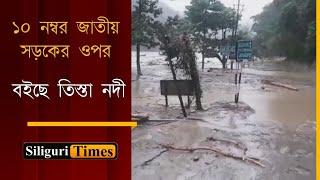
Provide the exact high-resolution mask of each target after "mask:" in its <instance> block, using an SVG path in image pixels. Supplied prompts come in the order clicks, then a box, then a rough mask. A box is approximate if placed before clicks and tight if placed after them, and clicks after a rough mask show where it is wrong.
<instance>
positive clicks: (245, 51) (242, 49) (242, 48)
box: [238, 40, 252, 60]
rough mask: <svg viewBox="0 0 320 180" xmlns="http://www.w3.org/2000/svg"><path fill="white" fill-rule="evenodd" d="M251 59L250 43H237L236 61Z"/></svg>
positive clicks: (243, 41) (241, 41)
mask: <svg viewBox="0 0 320 180" xmlns="http://www.w3.org/2000/svg"><path fill="white" fill-rule="evenodd" d="M245 59H247V60H251V59H252V41H246V40H240V41H238V60H245Z"/></svg>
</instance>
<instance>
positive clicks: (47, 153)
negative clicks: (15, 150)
mask: <svg viewBox="0 0 320 180" xmlns="http://www.w3.org/2000/svg"><path fill="white" fill-rule="evenodd" d="M117 155H118V145H117V144H116V143H113V142H111V143H24V145H23V156H24V159H48V160H50V159H116V158H117Z"/></svg>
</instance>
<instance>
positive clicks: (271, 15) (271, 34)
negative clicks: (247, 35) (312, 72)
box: [252, 0, 316, 62]
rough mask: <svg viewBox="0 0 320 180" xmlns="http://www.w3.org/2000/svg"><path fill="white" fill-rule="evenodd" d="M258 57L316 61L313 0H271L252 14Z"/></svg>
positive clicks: (255, 48)
mask: <svg viewBox="0 0 320 180" xmlns="http://www.w3.org/2000/svg"><path fill="white" fill-rule="evenodd" d="M253 19H254V21H255V24H254V25H253V28H252V30H253V31H254V32H256V36H255V38H254V52H255V55H257V56H262V57H270V56H283V57H287V59H288V60H297V61H301V62H314V60H315V46H316V42H315V36H316V34H315V30H316V27H315V25H316V23H315V0H274V1H273V2H272V3H271V4H269V5H267V6H266V7H265V8H264V10H263V12H262V13H261V14H259V15H257V16H254V17H253Z"/></svg>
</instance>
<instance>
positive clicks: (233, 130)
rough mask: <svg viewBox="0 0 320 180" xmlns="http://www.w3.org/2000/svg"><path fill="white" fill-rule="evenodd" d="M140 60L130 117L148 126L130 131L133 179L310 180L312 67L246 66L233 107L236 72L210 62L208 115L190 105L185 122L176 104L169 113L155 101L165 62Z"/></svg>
mask: <svg viewBox="0 0 320 180" xmlns="http://www.w3.org/2000/svg"><path fill="white" fill-rule="evenodd" d="M142 54H144V55H145V56H142V59H141V61H142V71H143V74H144V75H143V76H141V78H140V80H138V81H137V80H134V79H133V81H132V113H133V114H137V115H144V116H149V119H150V121H146V122H143V123H141V124H140V126H139V127H137V128H135V129H134V130H133V132H132V152H133V155H132V164H133V165H132V172H133V179H137V180H144V179H146V180H149V179H155V180H156V179H165V180H171V179H172V180H175V179H181V180H182V179H208V180H209V179H210V180H212V179H281V180H282V179H290V180H295V179H299V180H300V179H303V180H304V179H315V86H314V84H315V73H314V70H313V68H310V67H308V66H304V65H297V64H289V65H288V64H286V63H283V62H282V61H275V60H272V61H267V60H264V61H258V62H254V63H251V64H250V67H249V68H245V69H244V73H243V79H242V84H241V92H240V103H238V104H235V103H234V93H235V92H236V87H235V85H234V72H233V71H230V70H222V69H221V64H220V63H219V61H217V60H216V59H207V60H206V64H205V67H206V68H205V70H204V71H200V78H201V86H202V91H203V97H202V101H203V106H204V109H205V110H204V111H196V110H195V109H194V107H193V106H192V107H191V108H190V109H189V110H187V111H188V118H184V117H183V116H182V114H181V109H180V106H179V101H178V98H177V97H175V96H172V97H171V96H170V97H169V107H168V108H167V107H165V98H164V97H163V96H161V95H160V82H159V81H160V80H162V79H172V77H171V73H170V71H169V67H168V65H167V62H166V61H164V57H163V56H160V55H159V53H157V52H145V53H142ZM134 57H135V56H134V54H133V60H132V61H133V63H134V62H135V59H134ZM198 59H200V58H198ZM199 63H200V62H199ZM133 65H134V64H133ZM198 67H201V66H200V64H199V66H198ZM133 72H135V68H134V67H133ZM132 77H133V78H134V77H135V74H133V75H132ZM180 77H181V76H180ZM182 79H183V77H182ZM264 80H269V81H273V82H277V83H282V84H287V85H290V86H292V87H295V88H297V89H298V91H293V90H289V89H285V88H282V87H277V86H272V85H268V84H264V83H263V81H264ZM184 101H185V103H186V97H184ZM193 105H194V104H193Z"/></svg>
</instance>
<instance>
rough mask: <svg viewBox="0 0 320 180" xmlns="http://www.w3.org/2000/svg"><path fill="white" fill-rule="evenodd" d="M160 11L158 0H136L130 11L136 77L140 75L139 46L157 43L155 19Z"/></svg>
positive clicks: (152, 45)
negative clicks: (135, 53)
mask: <svg viewBox="0 0 320 180" xmlns="http://www.w3.org/2000/svg"><path fill="white" fill-rule="evenodd" d="M161 13H162V9H161V8H159V7H158V0H137V1H136V2H135V4H134V5H133V11H132V18H133V19H132V43H133V44H134V45H136V51H137V79H139V77H140V75H142V71H141V67H140V48H141V46H145V47H147V48H151V47H154V46H156V45H157V43H156V41H155V28H154V27H155V24H156V23H157V21H156V20H155V19H156V18H157V17H159V15H160V14H161Z"/></svg>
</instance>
